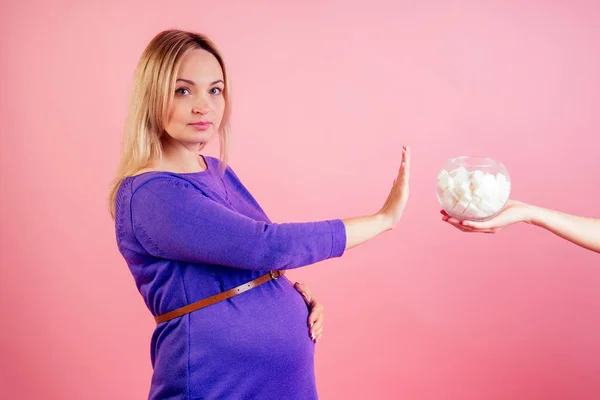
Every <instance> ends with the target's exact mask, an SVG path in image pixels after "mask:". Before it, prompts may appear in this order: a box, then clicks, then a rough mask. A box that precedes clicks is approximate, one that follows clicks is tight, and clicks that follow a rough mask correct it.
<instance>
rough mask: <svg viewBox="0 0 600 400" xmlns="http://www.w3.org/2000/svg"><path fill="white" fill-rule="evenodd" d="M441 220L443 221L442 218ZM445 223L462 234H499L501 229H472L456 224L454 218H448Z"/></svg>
mask: <svg viewBox="0 0 600 400" xmlns="http://www.w3.org/2000/svg"><path fill="white" fill-rule="evenodd" d="M442 219H444V217H442ZM445 221H446V222H448V223H449V224H450V225H452V226H454V227H455V228H457V229H460V230H461V231H463V232H469V233H496V232H499V231H500V230H501V229H502V228H473V227H470V226H467V225H464V224H462V223H460V222H458V221H457V220H455V219H454V218H449V219H446V220H445Z"/></svg>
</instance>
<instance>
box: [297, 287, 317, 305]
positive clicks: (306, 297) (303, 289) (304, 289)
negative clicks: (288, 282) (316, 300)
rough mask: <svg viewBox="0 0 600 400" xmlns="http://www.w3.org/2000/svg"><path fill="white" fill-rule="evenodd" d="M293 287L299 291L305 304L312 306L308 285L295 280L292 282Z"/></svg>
mask: <svg viewBox="0 0 600 400" xmlns="http://www.w3.org/2000/svg"><path fill="white" fill-rule="evenodd" d="M294 288H296V290H297V291H298V293H300V294H301V295H302V298H303V299H304V302H305V303H306V305H308V306H312V303H313V299H312V292H311V291H310V289H309V287H308V286H307V285H305V284H304V283H302V282H296V283H295V284H294Z"/></svg>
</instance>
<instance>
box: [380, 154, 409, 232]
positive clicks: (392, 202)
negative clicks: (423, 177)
mask: <svg viewBox="0 0 600 400" xmlns="http://www.w3.org/2000/svg"><path fill="white" fill-rule="evenodd" d="M409 180H410V149H409V148H408V147H407V146H406V145H403V146H402V162H401V163H400V169H399V170H398V176H397V177H396V179H395V180H394V184H393V186H392V190H391V191H390V194H389V195H388V197H387V199H386V201H385V203H384V204H383V207H381V210H380V211H379V212H378V213H377V215H379V216H381V217H383V218H384V219H385V220H386V221H387V223H389V229H392V228H394V227H395V226H396V224H397V223H398V221H400V218H401V217H402V213H403V212H404V208H405V207H406V203H407V201H408V195H409V185H408V183H409Z"/></svg>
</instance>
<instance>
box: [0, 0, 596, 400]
mask: <svg viewBox="0 0 600 400" xmlns="http://www.w3.org/2000/svg"><path fill="white" fill-rule="evenodd" d="M482 3H485V4H482ZM561 3H563V4H559V2H541V1H537V2H528V4H525V2H522V1H521V2H517V1H512V2H508V3H507V2H505V1H488V2H465V1H460V2H453V4H449V2H446V1H421V2H418V4H417V2H392V1H389V2H382V1H378V0H372V1H366V0H365V1H362V2H358V1H354V2H347V1H341V0H338V1H327V2H323V1H316V0H314V1H308V2H307V1H303V2H300V1H298V2H292V1H286V2H279V3H277V2H268V1H237V2H217V1H212V2H208V1H206V2H200V1H194V2H192V1H188V2H177V3H172V4H170V5H168V4H167V3H166V2H164V1H129V2H125V3H124V2H117V1H113V2H108V3H106V2H68V1H55V2H47V1H30V0H28V1H20V2H16V1H13V2H10V3H9V4H7V3H3V4H2V5H1V6H0V15H1V17H0V44H1V50H2V64H1V71H0V72H1V74H0V80H1V81H0V82H1V88H2V89H1V90H0V117H1V120H2V122H3V126H2V130H1V132H2V133H1V135H2V142H1V143H2V144H1V145H0V155H1V157H0V163H1V164H0V168H1V169H0V171H1V182H0V190H1V196H0V199H1V200H0V202H1V207H0V220H1V221H2V223H1V225H0V229H1V235H0V245H1V250H2V251H1V252H0V265H1V269H2V271H1V272H2V273H1V275H0V307H1V309H2V327H1V329H0V352H1V353H0V354H1V355H2V356H1V357H0V397H2V398H6V399H86V400H94V399H142V398H145V397H146V396H147V390H148V387H149V383H150V376H151V368H150V356H149V340H150V335H151V332H152V329H153V325H154V324H153V320H152V318H151V316H150V314H149V312H148V311H147V310H146V309H145V307H144V304H143V302H142V300H141V297H140V296H139V294H138V293H137V291H136V288H135V286H134V282H133V279H132V278H131V276H130V273H129V271H128V269H127V267H126V264H125V262H124V261H123V259H122V258H121V256H120V254H119V253H118V251H117V248H116V245H115V238H114V233H113V222H112V220H111V219H110V217H109V215H108V212H107V209H106V201H107V200H106V199H107V190H108V184H109V181H110V180H111V179H112V177H113V173H114V171H115V168H116V164H117V160H118V157H119V149H120V141H121V133H122V125H123V120H124V117H125V113H126V107H127V102H128V98H129V91H130V87H131V77H132V73H133V70H134V68H135V64H136V62H137V60H138V57H139V55H140V54H141V52H142V50H143V48H144V46H145V45H146V44H147V42H148V41H149V40H150V39H151V38H152V37H153V36H154V35H155V34H156V33H157V32H159V31H160V30H162V29H166V28H171V27H177V28H182V29H189V30H196V31H200V32H204V33H207V34H209V35H210V36H211V37H213V38H214V40H215V41H216V42H217V44H218V45H219V46H220V47H221V49H222V50H223V52H224V54H225V57H226V60H227V62H228V64H229V67H230V69H231V76H232V79H233V92H234V101H235V104H234V107H235V109H234V121H233V122H234V135H235V136H234V143H233V147H232V152H231V165H232V166H233V167H234V168H235V169H236V171H237V172H238V174H239V175H240V177H241V178H242V180H243V181H244V182H245V183H246V185H247V186H248V187H249V188H250V190H251V191H252V192H253V193H254V194H255V196H256V197H257V198H258V200H259V202H260V203H261V204H262V205H263V207H264V208H265V209H266V210H267V212H268V213H269V214H270V216H271V217H272V218H273V219H274V220H276V221H278V222H282V221H305V220H319V219H326V218H336V217H350V216H357V215H363V214H367V213H371V212H374V211H376V210H377V209H378V207H379V206H380V205H381V204H382V203H383V201H384V199H385V196H386V195H387V191H388V189H389V187H390V185H391V182H392V180H393V178H394V175H395V172H396V170H397V167H398V163H399V161H400V149H401V145H402V143H405V142H406V143H408V144H409V145H410V146H412V149H413V166H412V191H411V198H410V202H409V205H408V207H407V209H406V213H405V216H404V218H403V219H402V221H401V223H400V225H399V227H398V228H397V229H396V230H394V231H392V232H388V233H386V234H385V235H383V236H382V237H380V238H378V239H377V240H374V241H372V242H369V243H367V244H365V245H363V246H360V247H358V248H356V249H353V250H350V251H349V252H348V253H347V254H346V255H345V256H344V257H343V258H340V259H336V260H329V261H326V262H323V263H321V264H319V265H315V266H311V267H308V268H305V269H302V270H298V271H293V272H291V273H290V276H291V277H292V279H296V280H303V281H305V282H307V283H308V284H309V285H310V287H311V288H312V290H313V291H314V293H315V294H316V295H317V296H318V297H319V298H320V299H321V301H322V302H323V303H324V304H325V306H326V309H327V311H326V313H327V317H326V326H325V334H324V337H323V341H322V342H321V343H319V344H318V345H317V355H316V371H317V380H318V386H319V392H320V395H321V398H322V399H365V398H368V399H397V398H405V399H461V400H464V399H488V400H491V399H509V398H510V399H597V398H598V396H600V380H598V376H599V375H600V334H599V333H600V332H599V330H600V317H599V315H600V258H599V257H598V255H597V254H594V253H591V252H586V251H584V250H582V249H580V248H578V247H576V246H574V245H571V244H569V243H566V242H564V241H561V240H559V239H557V238H556V237H554V236H553V235H551V234H549V233H547V232H544V231H542V230H538V229H535V228H534V227H530V226H515V227H511V228H509V229H508V230H506V231H504V232H502V233H500V234H498V235H495V236H490V235H468V234H462V233H460V232H459V231H457V230H455V229H453V228H452V227H450V226H448V225H445V224H443V223H442V222H441V221H440V216H439V214H438V210H439V206H438V204H437V200H436V198H435V177H436V174H437V172H438V170H439V169H440V168H441V167H442V165H443V163H444V161H445V160H446V159H447V158H449V157H451V156H456V155H464V154H469V155H487V156H491V157H495V158H497V159H499V160H501V161H502V162H504V163H505V165H506V167H507V169H508V170H509V173H510V174H511V177H512V179H513V194H514V196H513V197H514V198H517V199H521V200H523V201H529V202H533V203H536V204H539V205H543V206H548V207H553V208H557V209H561V210H564V211H567V212H571V213H576V214H581V215H587V216H596V217H599V216H600V214H599V212H598V208H597V207H598V198H599V197H600V177H599V172H600V157H598V147H599V146H600V140H599V139H598V138H599V134H598V132H599V127H600V113H599V112H598V109H599V106H600V90H599V89H600V73H599V72H598V71H600V56H599V55H600V52H599V50H600V49H599V44H598V38H599V37H600V7H599V6H598V3H597V2H596V3H595V4H594V2H592V1H590V2H583V1H574V2H571V4H568V5H567V2H561ZM215 151H216V150H215V148H214V147H213V148H211V154H216V152H215ZM274 379H277V377H274Z"/></svg>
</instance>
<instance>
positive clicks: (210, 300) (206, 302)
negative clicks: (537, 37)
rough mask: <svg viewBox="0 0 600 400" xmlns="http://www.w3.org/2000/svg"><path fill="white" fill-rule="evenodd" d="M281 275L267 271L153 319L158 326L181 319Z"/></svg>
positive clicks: (277, 272)
mask: <svg viewBox="0 0 600 400" xmlns="http://www.w3.org/2000/svg"><path fill="white" fill-rule="evenodd" d="M283 274H285V271H269V273H268V274H264V275H262V276H260V277H258V278H256V279H254V280H252V281H250V282H246V283H244V284H243V285H240V286H237V287H234V288H233V289H229V290H227V291H225V292H221V293H219V294H217V295H214V296H211V297H207V298H206V299H202V300H198V301H197V302H195V303H192V304H188V305H187V306H183V307H181V308H178V309H176V310H173V311H169V312H168V313H165V314H161V315H157V316H156V317H154V320H155V321H156V323H157V324H160V323H162V322H166V321H169V320H171V319H173V318H177V317H181V316H182V315H185V314H187V313H191V312H192V311H196V310H199V309H201V308H204V307H208V306H210V305H212V304H215V303H218V302H220V301H223V300H226V299H230V298H232V297H234V296H237V295H238V294H242V293H244V292H247V291H248V290H250V289H253V288H255V287H257V286H260V285H262V284H263V283H266V282H269V281H270V280H271V279H277V278H279V277H280V276H281V275H283Z"/></svg>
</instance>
